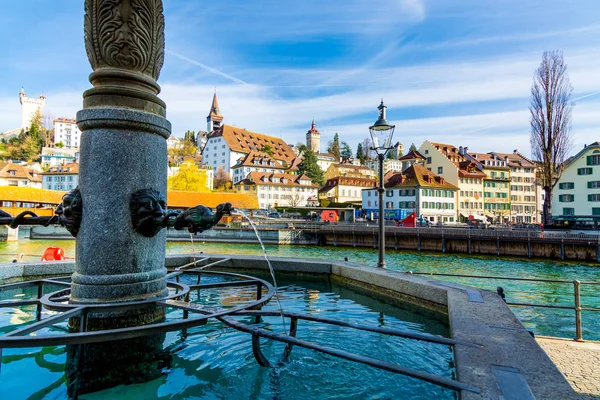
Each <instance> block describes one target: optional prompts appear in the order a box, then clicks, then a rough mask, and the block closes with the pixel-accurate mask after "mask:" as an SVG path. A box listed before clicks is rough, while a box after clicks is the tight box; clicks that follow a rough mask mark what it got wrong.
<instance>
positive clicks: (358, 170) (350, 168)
mask: <svg viewBox="0 0 600 400" xmlns="http://www.w3.org/2000/svg"><path fill="white" fill-rule="evenodd" d="M340 176H343V177H346V178H366V179H375V177H376V176H377V174H376V173H375V171H373V170H371V169H370V168H369V167H366V166H364V165H354V164H332V165H330V166H329V168H327V170H326V171H325V179H328V180H329V179H333V178H337V177H340Z"/></svg>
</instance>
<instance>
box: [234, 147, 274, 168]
mask: <svg viewBox="0 0 600 400" xmlns="http://www.w3.org/2000/svg"><path fill="white" fill-rule="evenodd" d="M239 167H270V168H274V169H285V167H284V166H283V165H282V164H281V163H280V162H279V161H277V160H275V159H274V158H272V157H271V156H270V155H268V154H267V153H263V152H262V151H254V150H253V151H251V152H250V153H248V154H247V155H246V156H245V157H243V158H240V160H238V163H237V164H236V165H234V166H233V167H231V168H239Z"/></svg>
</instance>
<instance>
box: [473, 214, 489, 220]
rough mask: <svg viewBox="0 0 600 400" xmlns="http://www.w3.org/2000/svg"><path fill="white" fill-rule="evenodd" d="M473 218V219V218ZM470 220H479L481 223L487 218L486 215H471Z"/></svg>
mask: <svg viewBox="0 0 600 400" xmlns="http://www.w3.org/2000/svg"><path fill="white" fill-rule="evenodd" d="M471 217H473V218H471ZM469 219H477V220H479V221H484V220H486V219H487V217H486V216H485V215H481V214H472V215H469Z"/></svg>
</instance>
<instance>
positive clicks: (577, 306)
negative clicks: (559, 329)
mask: <svg viewBox="0 0 600 400" xmlns="http://www.w3.org/2000/svg"><path fill="white" fill-rule="evenodd" d="M407 273H408V274H413V275H429V276H448V277H456V278H474V279H496V280H509V281H525V282H539V283H559V284H571V285H573V300H574V305H573V306H555V305H550V304H532V303H511V302H508V301H507V302H506V304H507V305H509V306H514V307H536V308H553V309H562V310H573V311H575V340H577V341H579V342H580V341H583V321H582V318H581V311H592V312H599V311H600V308H595V307H582V306H581V285H600V282H581V281H578V280H574V281H567V280H560V279H541V278H540V279H536V278H515V277H506V276H486V275H461V274H444V273H435V272H413V271H407ZM505 301H506V299H505Z"/></svg>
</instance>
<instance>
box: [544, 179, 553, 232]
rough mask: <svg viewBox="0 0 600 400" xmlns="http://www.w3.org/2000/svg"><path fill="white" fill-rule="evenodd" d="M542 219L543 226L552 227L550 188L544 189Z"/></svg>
mask: <svg viewBox="0 0 600 400" xmlns="http://www.w3.org/2000/svg"><path fill="white" fill-rule="evenodd" d="M544 194H545V196H544V218H543V223H544V225H545V226H550V225H552V187H545V188H544Z"/></svg>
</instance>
